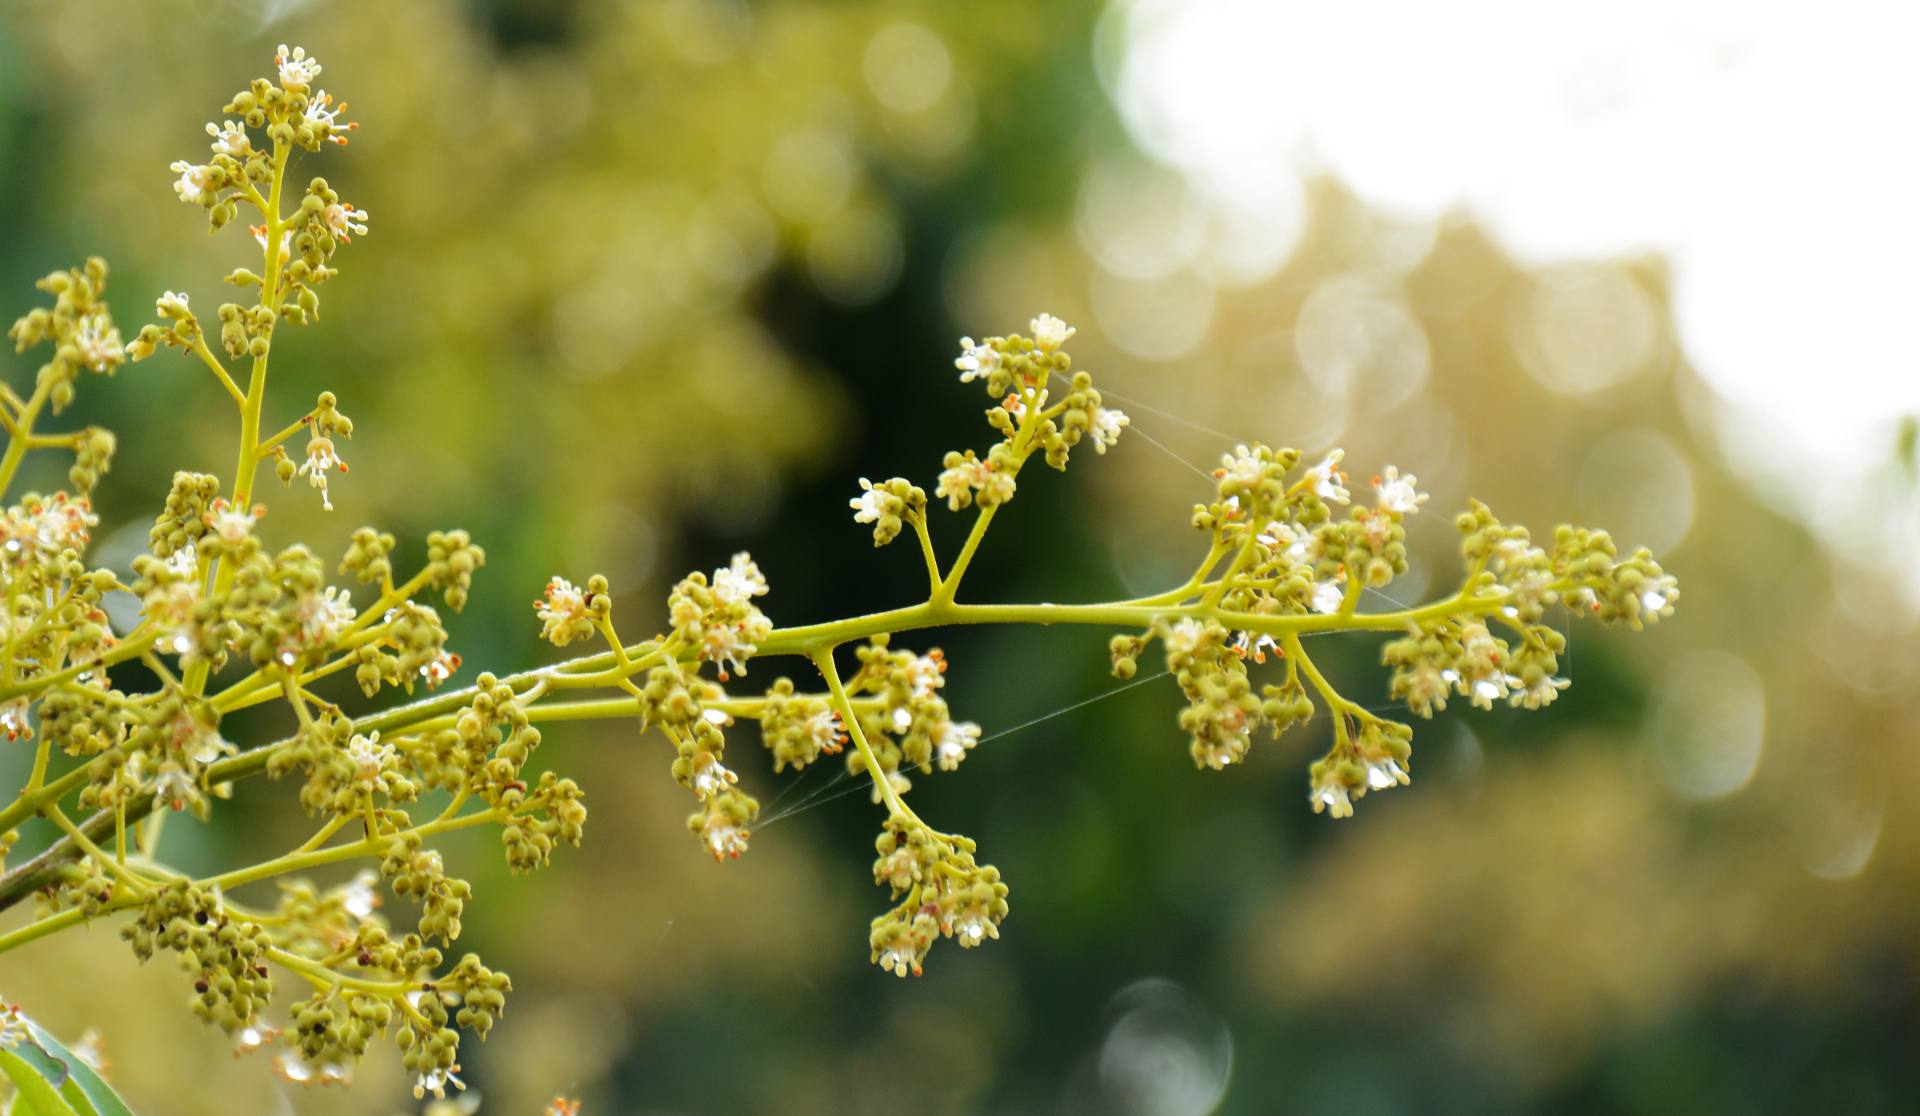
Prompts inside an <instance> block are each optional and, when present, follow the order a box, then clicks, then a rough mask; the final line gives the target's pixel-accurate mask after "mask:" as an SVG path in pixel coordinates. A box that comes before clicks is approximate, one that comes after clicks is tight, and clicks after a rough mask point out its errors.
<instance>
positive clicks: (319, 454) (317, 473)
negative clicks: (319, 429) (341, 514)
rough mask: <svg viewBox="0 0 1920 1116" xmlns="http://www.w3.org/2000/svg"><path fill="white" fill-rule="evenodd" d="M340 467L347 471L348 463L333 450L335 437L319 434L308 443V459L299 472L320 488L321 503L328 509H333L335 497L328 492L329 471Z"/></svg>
mask: <svg viewBox="0 0 1920 1116" xmlns="http://www.w3.org/2000/svg"><path fill="white" fill-rule="evenodd" d="M329 469H338V470H340V471H341V472H343V473H344V472H346V471H347V463H346V462H344V461H342V460H340V455H339V454H337V453H335V452H334V450H333V439H331V438H323V437H320V436H318V435H315V436H314V439H313V440H312V441H310V442H308V443H307V460H306V463H305V464H303V465H301V466H300V469H299V472H300V473H301V474H303V475H305V476H306V478H307V483H308V484H310V485H312V486H313V487H315V488H317V489H319V490H320V504H321V506H322V507H324V508H326V509H327V510H328V511H332V510H333V498H332V497H331V496H330V495H329V494H328V492H327V471H328V470H329Z"/></svg>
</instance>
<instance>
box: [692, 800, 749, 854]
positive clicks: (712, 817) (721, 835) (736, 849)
mask: <svg viewBox="0 0 1920 1116" xmlns="http://www.w3.org/2000/svg"><path fill="white" fill-rule="evenodd" d="M751 836H752V834H750V833H748V832H747V831H746V830H744V829H742V828H740V827H739V826H737V825H735V824H733V822H731V821H729V820H727V817H726V815H724V814H720V813H712V812H710V813H708V814H707V818H706V821H704V822H702V823H701V825H700V837H701V839H702V840H704V841H705V842H706V843H707V851H708V852H711V853H712V854H713V858H714V859H715V860H725V859H727V858H728V857H733V858H734V859H735V860H738V859H739V858H740V854H741V853H743V852H746V851H747V840H748V838H749V837H751Z"/></svg>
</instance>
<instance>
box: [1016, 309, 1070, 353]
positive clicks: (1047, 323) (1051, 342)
mask: <svg viewBox="0 0 1920 1116" xmlns="http://www.w3.org/2000/svg"><path fill="white" fill-rule="evenodd" d="M1028 324H1029V325H1031V326H1032V327H1033V343H1034V345H1035V347H1037V348H1038V349H1039V350H1040V351H1041V352H1043V353H1050V352H1052V351H1054V350H1055V349H1057V348H1059V347H1060V346H1062V345H1064V344H1066V343H1067V341H1068V339H1070V338H1071V337H1072V336H1073V335H1074V334H1075V333H1078V332H1079V331H1078V330H1076V329H1074V328H1073V327H1072V326H1070V325H1068V324H1067V323H1065V322H1063V321H1061V320H1060V319H1059V318H1056V317H1054V316H1053V315H1052V314H1042V315H1040V316H1039V317H1037V318H1035V319H1033V321H1032V322H1030V323H1028Z"/></svg>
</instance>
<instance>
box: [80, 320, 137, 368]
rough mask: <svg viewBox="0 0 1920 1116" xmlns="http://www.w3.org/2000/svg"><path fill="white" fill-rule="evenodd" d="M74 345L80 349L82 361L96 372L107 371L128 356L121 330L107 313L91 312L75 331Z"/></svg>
mask: <svg viewBox="0 0 1920 1116" xmlns="http://www.w3.org/2000/svg"><path fill="white" fill-rule="evenodd" d="M73 344H74V347H75V348H77V349H79V350H80V362H81V363H82V364H85V365H86V366H87V367H88V368H91V369H93V370H94V371H95V372H105V371H107V370H108V369H110V368H112V367H113V366H114V365H116V364H119V363H120V362H121V361H122V360H124V359H125V357H126V348H127V347H126V345H125V344H124V343H123V342H122V341H121V340H120V331H119V330H117V329H115V328H114V327H113V323H112V322H111V321H110V320H109V319H108V318H107V316H106V315H105V314H89V315H87V316H86V317H85V318H83V319H81V322H80V328H79V329H78V330H75V331H74V338H73Z"/></svg>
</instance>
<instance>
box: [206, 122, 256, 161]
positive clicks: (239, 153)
mask: <svg viewBox="0 0 1920 1116" xmlns="http://www.w3.org/2000/svg"><path fill="white" fill-rule="evenodd" d="M207 134H208V135H210V136H212V137H213V153H214V154H215V155H231V156H232V157H234V158H236V159H244V158H246V157H247V156H248V155H251V154H252V153H253V141H252V140H250V139H248V138H247V130H246V129H245V128H244V127H242V126H241V125H240V124H239V123H238V122H237V121H233V120H223V121H221V122H220V123H218V124H208V125H207Z"/></svg>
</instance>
